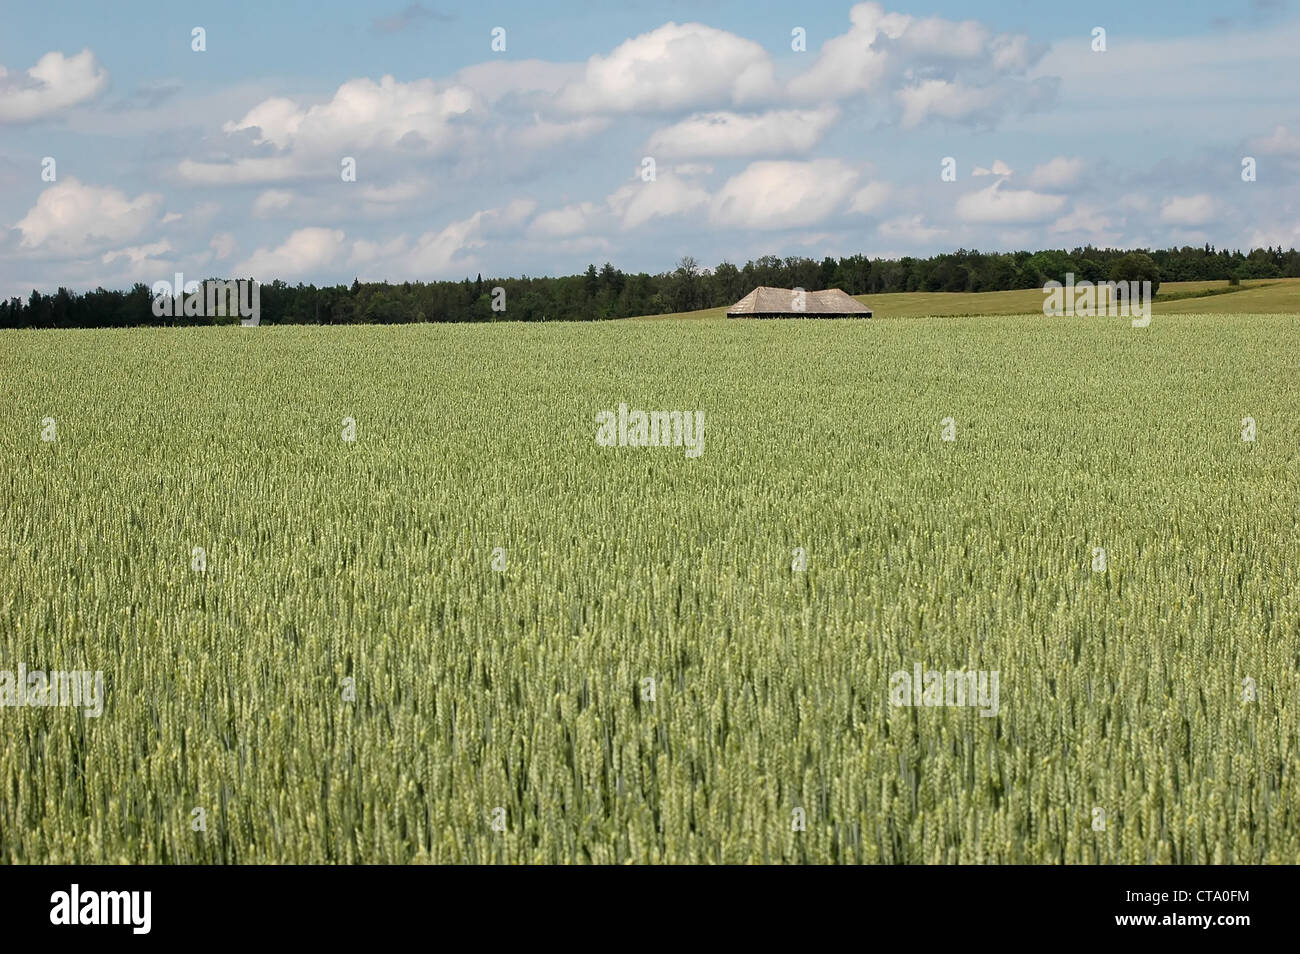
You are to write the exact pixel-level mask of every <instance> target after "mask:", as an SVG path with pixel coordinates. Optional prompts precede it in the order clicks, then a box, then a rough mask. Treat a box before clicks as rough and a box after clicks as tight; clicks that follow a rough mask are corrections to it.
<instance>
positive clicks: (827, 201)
mask: <svg viewBox="0 0 1300 954" xmlns="http://www.w3.org/2000/svg"><path fill="white" fill-rule="evenodd" d="M858 178H859V177H858V172H857V170H855V169H854V168H852V167H851V166H849V165H847V164H846V163H844V162H841V161H840V160H839V159H814V160H811V161H809V162H793V161H764V162H755V163H751V164H750V165H749V166H748V168H746V169H745V170H744V171H742V172H740V173H739V174H737V175H735V176H733V177H732V178H730V179H728V180H727V182H726V183H725V184H724V185H723V187H722V189H721V190H719V192H718V194H717V195H716V196H714V198H713V203H712V206H711V208H710V214H709V217H710V219H711V220H712V221H713V222H714V223H715V224H717V225H720V226H723V227H728V228H750V229H784V228H804V227H807V226H811V225H815V224H816V223H818V222H820V221H821V220H822V219H825V218H826V217H827V216H829V215H831V214H832V213H834V212H836V211H838V210H840V209H842V208H843V207H844V205H845V203H846V202H847V201H848V200H849V197H850V196H851V195H852V194H853V193H854V190H855V188H856V187H857V185H858Z"/></svg>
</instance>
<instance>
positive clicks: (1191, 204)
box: [1160, 192, 1217, 225]
mask: <svg viewBox="0 0 1300 954" xmlns="http://www.w3.org/2000/svg"><path fill="white" fill-rule="evenodd" d="M1216 215H1217V206H1216V204H1215V201H1214V198H1213V196H1210V195H1208V194H1207V193H1204V192H1202V193H1200V194H1198V195H1179V196H1173V197H1172V198H1169V199H1166V200H1165V201H1164V202H1163V203H1161V205H1160V221H1161V222H1164V223H1166V224H1167V225H1207V224H1209V223H1210V222H1213V221H1214V219H1215V218H1216Z"/></svg>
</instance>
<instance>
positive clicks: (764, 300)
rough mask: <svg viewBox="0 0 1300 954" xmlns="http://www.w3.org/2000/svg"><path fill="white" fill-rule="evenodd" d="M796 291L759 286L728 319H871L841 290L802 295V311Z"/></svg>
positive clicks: (868, 312)
mask: <svg viewBox="0 0 1300 954" xmlns="http://www.w3.org/2000/svg"><path fill="white" fill-rule="evenodd" d="M797 294H798V293H797V292H796V291H795V289H793V288H768V287H767V286H765V285H760V286H759V287H758V288H755V289H754V290H753V291H752V292H750V293H749V294H748V295H746V296H745V297H744V298H742V299H740V301H738V302H736V303H735V304H734V305H732V306H731V307H730V308H728V309H727V317H728V318H731V317H733V316H734V317H742V316H746V315H750V316H752V315H789V316H791V317H796V318H797V317H799V316H800V315H812V316H814V317H815V316H818V315H861V316H862V317H864V318H870V317H871V309H870V308H868V307H867V306H866V305H864V304H862V303H861V302H859V301H857V300H856V299H855V298H852V297H850V296H849V295H846V294H845V293H844V292H843V291H841V290H840V289H838V288H828V289H826V290H825V291H810V292H803V302H802V304H803V307H802V308H800V307H799V304H800V302H799V298H798V297H797Z"/></svg>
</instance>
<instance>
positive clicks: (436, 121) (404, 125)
mask: <svg viewBox="0 0 1300 954" xmlns="http://www.w3.org/2000/svg"><path fill="white" fill-rule="evenodd" d="M473 106H474V93H473V91H472V90H470V89H469V88H468V87H465V86H458V85H455V84H452V85H440V84H437V83H435V82H434V81H433V80H430V79H422V80H413V81H412V82H410V83H402V82H398V81H397V80H396V79H394V78H393V77H391V76H385V77H383V78H382V79H380V81H379V82H378V83H376V82H375V81H374V80H371V79H367V78H361V79H354V80H349V81H348V82H346V83H344V84H343V85H342V86H340V87H339V88H338V90H337V91H336V92H335V93H334V97H333V98H332V99H331V100H330V101H329V102H327V103H322V104H319V105H316V106H309V107H302V106H300V105H299V104H297V103H295V102H294V101H293V100H290V99H285V98H283V97H273V98H271V99H267V100H264V101H263V102H261V103H259V104H258V105H257V106H254V107H253V108H252V109H250V110H249V111H248V113H246V114H245V115H244V117H243V118H242V119H240V120H238V121H236V122H228V123H226V124H225V125H224V126H222V127H221V128H222V129H223V130H224V131H225V132H226V133H228V134H230V133H237V132H242V131H244V130H256V134H255V135H254V139H253V141H254V142H255V143H257V144H259V145H260V144H263V143H269V144H270V145H272V146H274V147H275V148H276V149H277V150H280V151H284V150H286V149H290V148H293V149H295V150H302V151H306V152H311V153H332V152H337V151H338V149H339V148H340V147H343V146H348V147H350V148H356V149H366V148H387V149H394V148H397V147H398V146H399V145H400V146H402V147H404V148H413V149H417V150H420V151H424V152H436V151H444V150H446V149H448V148H450V147H451V146H453V145H454V144H455V143H456V142H457V139H458V134H457V128H456V126H455V123H454V120H455V119H456V118H457V117H460V116H463V115H465V114H466V113H468V112H469V111H470V110H471V108H472V107H473Z"/></svg>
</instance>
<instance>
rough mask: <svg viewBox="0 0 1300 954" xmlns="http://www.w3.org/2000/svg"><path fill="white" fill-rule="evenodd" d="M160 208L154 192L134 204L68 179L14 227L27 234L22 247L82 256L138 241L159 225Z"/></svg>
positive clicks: (105, 189)
mask: <svg viewBox="0 0 1300 954" xmlns="http://www.w3.org/2000/svg"><path fill="white" fill-rule="evenodd" d="M161 205H162V196H161V195H159V194H158V193H155V192H149V193H144V194H141V195H138V196H136V197H135V198H134V199H131V198H128V197H127V195H126V193H125V192H122V191H121V190H120V189H114V188H111V187H106V186H93V185H83V184H82V183H81V182H80V181H79V180H78V179H76V178H75V177H73V176H68V177H66V178H65V179H64V180H63V181H62V182H60V183H58V184H56V185H52V186H50V187H49V188H48V189H46V190H45V191H43V192H42V193H41V194H40V197H39V198H38V199H37V200H36V205H34V206H33V207H32V208H31V209H30V210H29V211H28V213H27V215H26V216H24V217H23V218H22V219H21V220H20V221H19V222H17V223H16V224H15V225H14V226H13V227H14V228H16V229H18V230H20V231H21V232H22V233H23V237H22V241H21V242H20V245H21V246H22V247H23V248H31V249H41V250H44V251H49V252H53V253H55V254H66V255H79V254H82V253H85V252H88V251H92V250H95V249H98V248H101V247H103V246H104V245H113V244H119V243H121V242H125V241H130V240H131V239H134V238H136V237H137V236H139V235H140V234H142V233H143V232H144V231H145V230H146V229H147V228H149V226H151V225H154V224H156V223H157V221H158V212H159V209H160V207H161Z"/></svg>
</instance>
